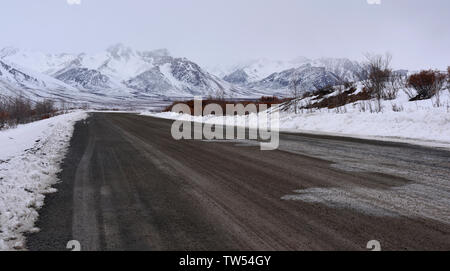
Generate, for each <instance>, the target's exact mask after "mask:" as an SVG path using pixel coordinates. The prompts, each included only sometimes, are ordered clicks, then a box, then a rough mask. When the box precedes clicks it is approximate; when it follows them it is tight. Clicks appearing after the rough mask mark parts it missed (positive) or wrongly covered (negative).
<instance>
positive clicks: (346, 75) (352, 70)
mask: <svg viewBox="0 0 450 271" xmlns="http://www.w3.org/2000/svg"><path fill="white" fill-rule="evenodd" d="M310 64H311V65H312V66H314V67H324V68H325V70H326V71H328V72H332V73H334V74H335V75H336V76H338V77H339V78H340V79H341V80H344V81H350V82H356V81H359V80H360V75H361V73H362V66H361V64H359V63H358V62H357V61H351V60H349V59H347V58H319V59H316V60H314V61H312V62H310Z"/></svg>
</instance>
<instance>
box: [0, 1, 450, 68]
mask: <svg viewBox="0 0 450 271" xmlns="http://www.w3.org/2000/svg"><path fill="white" fill-rule="evenodd" d="M0 9H1V14H2V15H1V16H0V27H1V29H2V30H1V33H0V47H4V46H17V47H21V48H27V49H32V50H39V51H44V52H69V53H75V52H81V51H83V52H88V53H95V52H98V51H101V50H103V49H105V48H106V47H108V46H109V45H111V44H114V43H118V42H121V43H124V44H127V45H130V46H132V47H135V48H137V49H156V48H168V49H169V50H170V51H171V52H172V54H173V55H176V56H185V57H188V58H190V59H192V60H194V61H197V62H199V63H200V64H202V65H208V66H214V64H216V63H225V64H231V63H234V62H241V61H244V60H248V59H252V58H258V57H267V58H271V59H290V58H294V57H296V56H306V57H311V58H315V57H321V56H332V57H349V58H353V59H361V58H362V55H363V53H365V52H372V53H383V52H386V51H389V52H390V53H391V54H392V55H393V57H394V65H395V66H396V67H397V68H401V67H404V68H408V69H418V68H431V67H432V68H441V69H443V68H445V67H446V66H447V65H450V52H449V51H450V50H449V48H450V16H449V14H450V1H448V0H339V1H337V0H7V1H6V0H4V1H2V3H1V5H0Z"/></svg>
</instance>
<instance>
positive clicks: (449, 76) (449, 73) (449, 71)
mask: <svg viewBox="0 0 450 271" xmlns="http://www.w3.org/2000/svg"><path fill="white" fill-rule="evenodd" d="M447 90H448V91H449V92H450V66H448V67H447Z"/></svg>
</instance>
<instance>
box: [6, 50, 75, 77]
mask: <svg viewBox="0 0 450 271" xmlns="http://www.w3.org/2000/svg"><path fill="white" fill-rule="evenodd" d="M0 59H1V60H4V61H7V62H9V63H15V64H18V65H20V66H22V67H27V68H28V69H31V70H34V71H36V72H39V73H44V74H48V75H51V74H53V73H55V72H57V71H58V70H61V69H62V68H64V67H66V66H67V65H68V64H69V63H70V62H72V61H73V60H74V59H76V56H74V55H70V54H44V53H41V52H33V51H30V50H21V49H18V48H14V47H6V48H4V49H1V50H0Z"/></svg>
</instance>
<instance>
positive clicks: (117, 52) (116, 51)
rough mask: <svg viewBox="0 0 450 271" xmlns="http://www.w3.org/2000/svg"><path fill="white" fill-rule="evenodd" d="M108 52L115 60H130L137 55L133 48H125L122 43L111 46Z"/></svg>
mask: <svg viewBox="0 0 450 271" xmlns="http://www.w3.org/2000/svg"><path fill="white" fill-rule="evenodd" d="M106 51H107V52H108V53H109V54H110V55H111V56H112V57H113V58H115V59H125V60H129V59H130V58H131V57H133V56H134V55H135V52H134V50H133V49H132V48H131V47H128V46H125V45H123V44H122V43H118V44H115V45H113V46H110V47H109V48H108V49H107V50H106Z"/></svg>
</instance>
